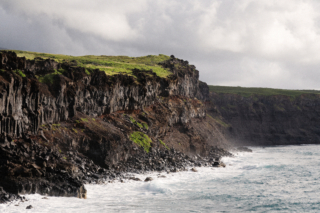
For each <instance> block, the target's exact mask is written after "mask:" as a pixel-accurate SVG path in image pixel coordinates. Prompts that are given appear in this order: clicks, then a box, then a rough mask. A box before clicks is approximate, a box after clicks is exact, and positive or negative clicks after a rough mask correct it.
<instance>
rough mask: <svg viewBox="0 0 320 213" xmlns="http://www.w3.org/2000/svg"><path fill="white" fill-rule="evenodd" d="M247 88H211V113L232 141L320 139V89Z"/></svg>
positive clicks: (256, 142) (301, 141)
mask: <svg viewBox="0 0 320 213" xmlns="http://www.w3.org/2000/svg"><path fill="white" fill-rule="evenodd" d="M222 90H223V91H222ZM236 90H237V91H238V93H237V92H235V91H236ZM246 90H247V91H244V89H243V91H242V90H241V88H235V87H233V88H232V87H229V88H227V87H226V88H222V87H214V88H212V91H211V92H210V104H208V114H209V115H210V116H212V117H214V118H216V119H219V121H220V124H221V126H223V127H224V129H225V130H224V134H225V135H226V137H227V138H228V140H229V141H230V142H232V143H233V144H235V145H263V146H270V145H293V144H317V143H320V128H319V124H320V117H319V115H320V108H319V106H320V94H318V92H317V91H294V90H293V91H290V90H272V89H261V88H252V89H249V88H248V89H246ZM239 91H242V93H241V92H239ZM261 91H262V92H261Z"/></svg>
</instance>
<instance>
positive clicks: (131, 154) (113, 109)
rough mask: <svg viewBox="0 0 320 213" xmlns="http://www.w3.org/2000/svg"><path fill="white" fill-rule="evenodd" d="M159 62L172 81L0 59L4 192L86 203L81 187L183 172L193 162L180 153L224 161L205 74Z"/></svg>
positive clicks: (10, 55) (11, 56)
mask: <svg viewBox="0 0 320 213" xmlns="http://www.w3.org/2000/svg"><path fill="white" fill-rule="evenodd" d="M160 65H162V66H163V67H164V68H167V69H169V70H170V72H171V73H172V74H171V75H170V76H168V77H167V78H160V77H158V76H157V75H156V74H155V73H154V72H153V71H152V70H149V71H146V70H138V69H134V70H132V73H133V76H129V75H113V76H107V75H106V74H105V72H102V71H100V70H98V69H95V70H91V72H90V73H88V72H86V70H85V68H83V67H79V66H77V62H76V61H71V62H63V63H58V62H56V61H54V60H53V59H41V58H35V59H34V60H27V59H25V58H20V57H17V55H16V54H15V53H14V52H6V51H3V52H0V70H1V71H0V85H1V88H0V89H1V90H0V120H1V123H0V133H1V143H0V145H1V146H0V153H1V156H0V160H1V162H5V163H4V164H2V165H0V174H1V177H0V179H1V180H0V186H1V185H2V186H3V189H4V190H6V191H8V192H11V193H35V192H37V193H41V194H49V195H58V196H78V197H85V192H86V191H85V189H84V188H83V185H82V184H83V183H85V182H90V181H97V180H99V179H100V178H101V177H103V175H104V177H105V176H106V175H107V176H108V177H113V178H114V177H115V176H117V175H116V174H118V173H119V172H122V171H138V170H139V171H145V170H168V169H169V170H170V169H177V167H179V168H180V169H181V168H183V167H184V166H185V165H186V163H188V162H189V163H190V162H191V161H189V160H186V159H188V158H178V159H175V158H174V157H170V156H172V155H174V153H176V152H177V151H178V152H180V153H181V155H183V156H186V154H190V155H199V156H200V155H201V156H203V157H205V156H213V157H219V156H220V155H221V154H223V153H225V154H226V152H224V151H221V148H223V147H226V146H227V145H226V141H225V139H224V137H223V135H222V134H221V132H220V128H219V127H218V125H217V123H216V122H215V121H214V120H213V119H210V118H208V117H206V108H205V105H204V102H205V101H207V100H208V95H209V90H208V86H207V85H206V84H205V83H203V82H200V81H199V72H198V71H197V70H196V69H195V67H194V66H192V65H189V64H188V62H186V61H183V60H180V59H176V58H175V57H174V56H171V58H170V59H169V60H167V61H164V62H162V63H160ZM60 69H63V70H64V72H63V73H57V70H60ZM48 75H50V76H51V77H50V78H48V79H49V80H48V81H46V82H41V78H42V77H43V76H48ZM219 150H220V151H219ZM149 151H150V153H148V152H149ZM219 153H220V154H219ZM168 158H170V160H168ZM192 162H193V163H195V161H192ZM129 165H130V166H129ZM119 174H120V173H119ZM1 183H3V184H1Z"/></svg>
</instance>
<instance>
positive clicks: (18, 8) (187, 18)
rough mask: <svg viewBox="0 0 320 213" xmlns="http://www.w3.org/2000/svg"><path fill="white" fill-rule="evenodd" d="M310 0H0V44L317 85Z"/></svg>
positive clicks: (316, 21)
mask: <svg viewBox="0 0 320 213" xmlns="http://www.w3.org/2000/svg"><path fill="white" fill-rule="evenodd" d="M319 11H320V3H319V2H318V1H315V0H314V1H313V0H282V1H278V0H259V1H257V0H236V1H235V0H192V1H191V0H171V1H167V0H161V1H160V0H135V1H128V0H94V1H84V0H68V1H62V0H55V1H49V0H41V1H38V0H37V1H36V0H24V1H21V0H1V1H0V20H1V22H0V29H1V30H0V47H3V48H8V49H19V50H28V51H37V52H49V53H62V54H68V55H88V54H96V55H129V56H141V55H150V54H160V53H161V54H166V55H171V54H173V55H175V56H176V57H178V58H182V59H185V60H188V61H189V62H190V63H192V64H194V65H195V66H196V67H197V68H198V70H199V71H200V79H201V80H202V81H205V82H207V83H208V84H211V85H230V86H246V87H274V88H288V89H320V85H319V79H320V72H319V70H320V12H319Z"/></svg>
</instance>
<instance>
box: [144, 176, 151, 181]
mask: <svg viewBox="0 0 320 213" xmlns="http://www.w3.org/2000/svg"><path fill="white" fill-rule="evenodd" d="M144 181H145V182H149V181H153V178H152V177H147V178H146V179H145V180H144Z"/></svg>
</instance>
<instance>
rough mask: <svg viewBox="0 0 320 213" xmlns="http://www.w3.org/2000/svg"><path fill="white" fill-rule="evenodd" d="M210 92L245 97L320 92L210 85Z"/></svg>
mask: <svg viewBox="0 0 320 213" xmlns="http://www.w3.org/2000/svg"><path fill="white" fill-rule="evenodd" d="M209 90H210V92H216V93H229V94H238V95H242V96H245V97H249V96H252V95H266V96H270V95H286V96H292V97H296V96H299V95H302V94H320V91H319V90H286V89H271V88H258V87H257V88H255V87H227V86H209Z"/></svg>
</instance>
